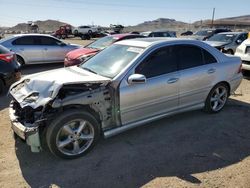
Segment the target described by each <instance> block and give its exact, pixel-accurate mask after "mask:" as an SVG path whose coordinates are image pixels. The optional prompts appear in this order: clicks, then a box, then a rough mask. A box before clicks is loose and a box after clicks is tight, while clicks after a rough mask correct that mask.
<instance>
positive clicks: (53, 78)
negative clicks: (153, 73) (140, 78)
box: [10, 38, 242, 149]
mask: <svg viewBox="0 0 250 188" xmlns="http://www.w3.org/2000/svg"><path fill="white" fill-rule="evenodd" d="M116 44H118V45H129V46H138V47H143V48H145V49H144V50H143V51H142V52H141V53H140V54H139V55H138V56H137V57H136V58H135V59H134V60H132V61H131V62H130V63H128V64H127V65H126V66H125V67H124V68H123V70H122V71H121V72H120V73H119V74H118V75H117V76H115V77H114V78H113V79H109V78H106V77H103V76H100V75H96V74H94V73H90V72H88V71H85V70H82V69H81V68H79V67H76V66H74V67H69V68H63V69H58V70H54V71H47V72H44V73H39V74H35V75H31V76H28V77H25V78H23V79H22V80H21V81H19V82H17V83H16V84H14V85H13V86H12V87H11V88H10V94H11V95H12V96H13V97H14V99H15V100H16V101H18V103H19V104H20V105H21V106H22V107H26V106H30V107H32V108H37V107H39V106H44V107H45V106H46V105H47V104H48V103H49V102H50V101H51V103H50V106H51V107H52V108H54V109H57V108H61V107H66V106H68V105H84V106H85V105H87V106H89V107H90V108H92V109H93V110H94V111H95V112H97V113H98V114H99V117H100V120H101V125H102V130H103V132H104V136H105V137H110V136H113V135H115V134H118V133H120V132H123V131H125V130H128V129H130V128H133V127H136V126H139V125H142V124H145V123H147V122H150V121H153V120H156V119H159V118H163V117H165V116H169V115H173V114H176V113H179V112H184V111H188V110H193V109H200V108H202V107H204V104H205V100H206V98H207V96H208V93H209V92H210V90H211V89H212V88H213V87H214V86H215V85H216V84H218V83H220V82H226V83H228V84H229V86H230V92H231V93H233V92H234V91H235V90H236V89H237V87H238V86H239V84H240V82H241V79H242V74H240V73H239V67H240V59H239V58H238V57H235V56H226V55H224V54H222V53H221V52H219V51H218V50H217V49H215V48H213V47H211V46H210V45H208V44H206V43H204V42H200V41H193V40H183V39H173V38H171V39H166V38H164V39H162V38H151V39H149V38H148V39H133V40H127V41H126V40H124V41H120V42H118V43H116ZM178 44H189V45H196V46H199V47H201V48H203V49H205V50H207V51H208V52H210V53H211V54H212V55H213V56H214V57H215V58H216V60H217V63H213V64H207V65H203V66H199V67H195V68H190V69H186V70H181V71H176V72H172V73H169V74H165V75H161V76H157V77H153V78H150V79H147V81H146V83H143V84H132V85H130V84H128V77H129V76H131V75H132V74H134V73H135V68H136V67H137V65H139V64H140V63H141V62H142V61H143V60H144V59H145V58H146V57H148V56H149V54H151V53H152V52H154V51H155V50H156V49H159V48H161V47H166V46H171V45H178ZM211 70H212V71H211ZM173 79H175V81H174V82H172V81H171V80H173ZM169 81H171V82H169ZM26 82H27V83H26ZM23 83H25V84H23ZM72 83H75V84H80V83H83V84H85V86H87V87H88V84H91V83H101V85H100V87H98V88H95V89H93V90H92V89H90V90H88V91H84V92H81V93H78V94H75V95H72V96H70V95H69V96H67V97H65V98H63V99H58V98H57V95H58V92H59V90H60V88H62V87H63V86H64V85H68V84H72ZM15 88H16V89H15ZM112 90H113V92H112ZM32 92H37V93H39V95H38V98H37V99H36V101H35V102H30V101H29V100H28V102H27V101H25V97H28V96H29V94H30V93H32ZM110 111H113V112H110ZM38 121H39V120H38ZM24 126H25V125H24ZM14 130H15V129H14ZM36 144H37V143H34V147H35V146H36ZM31 145H32V144H31ZM33 149H34V148H33Z"/></svg>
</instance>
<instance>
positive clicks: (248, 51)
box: [234, 38, 250, 71]
mask: <svg viewBox="0 0 250 188" xmlns="http://www.w3.org/2000/svg"><path fill="white" fill-rule="evenodd" d="M234 55H235V56H238V57H240V58H241V60H242V69H243V70H247V71H250V38H249V39H247V40H245V41H244V42H243V43H242V44H241V45H240V46H239V47H238V48H237V49H236V52H235V54H234Z"/></svg>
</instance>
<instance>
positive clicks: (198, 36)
mask: <svg viewBox="0 0 250 188" xmlns="http://www.w3.org/2000/svg"><path fill="white" fill-rule="evenodd" d="M223 32H231V30H229V29H203V30H200V31H197V32H196V33H194V34H193V35H192V36H190V38H191V39H195V40H207V39H209V38H210V37H212V36H213V35H215V34H217V33H223Z"/></svg>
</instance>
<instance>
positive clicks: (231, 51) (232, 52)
mask: <svg viewBox="0 0 250 188" xmlns="http://www.w3.org/2000/svg"><path fill="white" fill-rule="evenodd" d="M226 54H230V55H234V51H233V50H231V49H229V50H227V51H226Z"/></svg>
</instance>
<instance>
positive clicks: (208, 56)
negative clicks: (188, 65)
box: [202, 49, 217, 64]
mask: <svg viewBox="0 0 250 188" xmlns="http://www.w3.org/2000/svg"><path fill="white" fill-rule="evenodd" d="M202 52H203V57H204V62H205V64H211V63H217V60H216V59H215V58H214V56H213V55H212V54H210V53H209V52H208V51H207V50H204V49H203V50H202Z"/></svg>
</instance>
